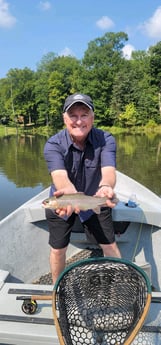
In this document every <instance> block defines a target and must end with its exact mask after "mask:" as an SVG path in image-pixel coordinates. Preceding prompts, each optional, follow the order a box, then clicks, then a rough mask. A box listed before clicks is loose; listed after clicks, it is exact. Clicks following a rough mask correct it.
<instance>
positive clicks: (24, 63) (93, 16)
mask: <svg viewBox="0 0 161 345" xmlns="http://www.w3.org/2000/svg"><path fill="white" fill-rule="evenodd" d="M120 31H123V32H125V33H127V35H128V38H129V39H128V41H127V42H126V45H125V47H124V49H123V54H124V56H125V57H126V58H127V59H129V58H130V56H131V52H132V51H133V50H147V49H148V48H149V47H150V46H152V45H155V44H156V43H157V42H159V41H160V40H161V0H160V1H159V0H134V1H132V0H131V1H130V0H49V1H45V0H42V1H39V0H0V78H5V76H6V75H7V73H8V71H9V70H10V69H12V68H18V69H23V68H25V67H28V68H30V69H31V70H36V69H37V66H38V64H39V63H40V62H41V60H42V58H43V57H44V56H45V55H46V54H48V53H49V52H53V53H55V54H56V55H57V56H62V55H64V56H68V55H71V56H75V57H76V58H78V59H81V58H83V55H84V53H85V51H86V50H87V48H88V43H89V42H90V41H93V40H95V39H96V38H100V37H103V36H104V34H105V33H106V32H115V33H117V32H120Z"/></svg>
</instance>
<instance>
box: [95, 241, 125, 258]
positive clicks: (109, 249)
mask: <svg viewBox="0 0 161 345" xmlns="http://www.w3.org/2000/svg"><path fill="white" fill-rule="evenodd" d="M100 247H101V248H102V250H103V255H104V256H111V257H114V258H121V253H120V250H119V248H118V246H117V244H116V242H113V243H111V244H100Z"/></svg>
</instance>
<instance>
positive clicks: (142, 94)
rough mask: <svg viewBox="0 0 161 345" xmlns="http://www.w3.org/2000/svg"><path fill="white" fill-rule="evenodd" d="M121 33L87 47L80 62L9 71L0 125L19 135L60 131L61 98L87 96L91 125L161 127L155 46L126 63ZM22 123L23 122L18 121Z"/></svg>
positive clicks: (1, 94) (46, 62)
mask: <svg viewBox="0 0 161 345" xmlns="http://www.w3.org/2000/svg"><path fill="white" fill-rule="evenodd" d="M127 41H128V36H127V34H126V33H124V32H118V33H114V32H107V33H105V35H104V36H102V37H98V38H96V39H95V40H92V41H91V42H89V44H88V47H87V50H86V51H85V52H84V56H83V58H82V60H78V59H77V58H75V57H72V56H66V57H65V56H57V55H56V54H55V53H54V52H49V53H48V54H46V55H44V56H43V57H42V59H41V61H40V62H39V63H38V65H37V70H36V71H32V70H30V69H29V68H27V67H25V68H24V69H18V68H15V69H10V70H9V71H8V74H7V76H6V78H3V79H0V108H1V112H0V121H1V123H2V122H3V121H6V119H7V121H8V119H9V121H10V122H9V124H10V125H11V124H12V125H14V126H16V127H17V126H18V127H20V126H22V125H20V122H22V124H23V126H24V129H26V127H27V126H28V127H29V126H30V129H31V126H35V128H36V127H37V126H42V130H43V128H44V126H46V127H47V131H48V128H52V130H53V131H57V130H59V129H60V128H62V126H63V122H62V116H61V114H62V109H63V103H64V100H65V98H66V97H67V96H68V95H69V94H71V93H74V92H81V93H87V94H89V95H90V96H91V97H92V98H93V101H94V104H95V125H96V126H99V127H102V128H104V127H114V126H117V127H119V129H118V130H120V128H129V127H133V126H144V127H145V126H146V127H147V128H149V127H152V128H154V123H155V124H156V125H159V124H161V42H158V43H157V44H156V45H155V46H153V47H150V48H149V50H148V51H135V52H133V53H132V57H131V59H130V60H127V59H125V58H124V57H123V54H122V49H123V47H124V45H125V43H126V42H127ZM22 119H23V121H22Z"/></svg>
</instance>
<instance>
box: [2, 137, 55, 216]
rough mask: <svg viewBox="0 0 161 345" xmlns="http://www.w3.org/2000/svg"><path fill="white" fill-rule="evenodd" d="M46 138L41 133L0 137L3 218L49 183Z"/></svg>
mask: <svg viewBox="0 0 161 345" xmlns="http://www.w3.org/2000/svg"><path fill="white" fill-rule="evenodd" d="M45 141H46V138H44V137H40V136H18V137H15V136H6V137H4V138H0V147H1V150H0V190H1V198H0V219H2V218H4V217H5V216H7V215H8V214H9V213H10V212H11V211H13V210H15V208H17V207H18V206H20V205H21V204H22V203H24V202H25V201H27V200H29V199H30V198H31V197H33V196H34V195H36V194H37V193H39V192H41V191H42V190H43V189H44V188H46V187H47V186H48V185H49V183H50V177H49V175H48V172H47V167H46V164H45V161H44V157H43V148H44V144H45Z"/></svg>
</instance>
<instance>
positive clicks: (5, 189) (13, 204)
mask: <svg viewBox="0 0 161 345" xmlns="http://www.w3.org/2000/svg"><path fill="white" fill-rule="evenodd" d="M115 137H116V141H117V169H118V170H120V171H121V172H123V173H125V174H127V175H129V176H130V177H132V178H134V179H136V180H137V181H138V182H140V183H142V184H144V185H145V186H146V187H148V188H150V189H151V190H152V191H153V192H155V193H156V194H157V195H161V184H160V181H161V135H154V134H149V135H148V136H147V135H130V134H129V135H127V134H126V135H117V136H115ZM46 140H47V138H45V137H41V136H37V135H36V136H31V135H26V136H18V137H14V136H6V137H4V138H0V147H1V149H0V190H1V198H0V219H2V218H4V217H5V216H6V215H7V214H9V213H10V212H11V211H13V210H14V209H15V208H17V207H18V206H20V205H21V204H22V203H23V202H25V201H27V200H28V199H30V198H31V197H33V196H34V195H36V194H37V193H39V192H40V191H42V190H43V189H44V188H46V187H47V186H48V185H49V184H50V177H49V174H48V171H47V167H46V163H45V161H44V157H43V149H44V144H45V142H46Z"/></svg>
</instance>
